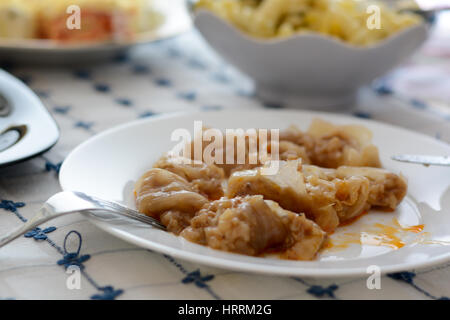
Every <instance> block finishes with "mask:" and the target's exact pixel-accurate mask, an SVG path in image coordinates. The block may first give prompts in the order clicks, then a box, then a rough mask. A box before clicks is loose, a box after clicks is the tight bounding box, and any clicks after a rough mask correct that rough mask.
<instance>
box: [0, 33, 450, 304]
mask: <svg viewBox="0 0 450 320" xmlns="http://www.w3.org/2000/svg"><path fill="white" fill-rule="evenodd" d="M436 39H437V38H436V37H435V38H434V40H433V41H431V42H430V43H429V45H428V46H427V47H426V48H425V49H424V50H423V51H422V53H421V54H418V55H416V56H415V57H414V58H413V59H412V61H410V62H409V63H408V64H406V65H405V66H404V67H403V68H400V69H398V70H397V71H396V72H393V73H391V74H390V75H388V76H387V77H386V78H385V79H383V80H382V81H379V82H377V83H376V84H375V85H374V87H371V88H365V89H364V90H362V91H361V96H360V99H359V103H358V106H357V107H355V108H352V109H349V110H346V111H345V112H346V113H349V114H353V115H354V116H358V117H364V118H372V119H376V120H380V121H384V122H389V123H392V124H395V125H399V126H402V127H406V128H410V129H412V130H415V131H418V132H422V133H425V134H428V135H430V136H433V137H435V138H436V139H441V140H444V141H447V142H449V141H450V113H449V111H450V108H448V105H449V104H450V97H449V92H450V61H449V59H448V57H449V56H450V50H449V49H448V47H447V48H445V47H443V46H442V44H443V42H441V41H436ZM8 70H9V71H10V72H12V73H13V74H15V75H16V76H18V77H19V78H21V79H22V80H23V81H25V82H26V83H27V84H28V85H29V86H30V87H31V88H32V89H33V90H34V91H35V92H36V93H37V94H38V95H39V96H40V97H41V99H42V100H43V102H44V103H45V104H46V106H47V107H48V109H49V111H50V112H51V113H52V114H53V116H54V117H55V119H56V121H57V122H58V124H59V126H60V128H61V139H60V141H59V142H58V144H57V145H56V146H55V147H54V148H53V149H52V150H51V151H49V152H47V153H46V154H44V155H43V156H40V157H38V158H35V159H33V160H30V161H28V162H25V163H22V164H18V165H16V166H12V167H8V168H3V169H0V200H1V203H0V234H2V233H5V232H6V231H8V230H10V229H11V228H14V227H17V226H19V225H20V224H21V223H23V221H24V220H25V219H29V218H30V217H32V216H33V214H34V213H35V212H36V211H37V210H38V208H39V207H40V206H41V205H42V203H43V202H44V201H45V200H46V199H47V198H49V197H50V196H51V195H53V194H54V193H56V192H58V191H60V187H59V184H58V176H57V172H58V170H59V167H60V164H61V162H62V161H63V160H64V158H65V157H66V156H67V154H68V153H69V152H70V151H71V150H72V149H73V148H74V147H75V146H76V145H78V144H79V143H81V142H83V141H85V140H86V139H88V138H90V137H91V136H92V135H94V134H96V133H98V132H100V131H102V130H104V129H107V128H110V127H112V126H115V125H118V124H121V123H124V122H126V121H131V120H134V119H137V118H139V117H151V116H153V115H155V114H159V113H167V112H174V111H185V112H190V111H195V110H208V111H215V110H222V109H225V108H227V109H233V108H239V109H242V108H252V109H261V108H283V106H282V105H279V104H273V103H272V104H268V105H267V104H266V105H264V104H263V103H261V102H259V101H258V100H257V99H256V98H255V97H253V88H252V84H251V81H250V80H249V79H247V78H246V77H245V76H243V75H241V74H239V73H238V72H237V71H235V70H234V69H233V68H232V67H230V66H229V65H227V64H226V63H225V62H224V61H222V60H221V59H220V58H218V57H217V56H216V55H215V54H214V53H213V52H212V51H210V49H209V48H208V47H207V46H206V45H205V44H204V42H203V41H202V40H201V39H200V37H199V36H198V34H197V33H196V32H195V31H193V32H190V33H188V34H185V35H183V36H180V37H178V38H175V39H171V40H167V41H162V42H159V43H155V44H151V45H146V46H143V47H139V48H137V49H136V50H134V51H133V52H132V53H131V54H130V55H128V56H124V57H119V58H118V59H117V60H115V61H113V62H111V63H107V64H104V65H97V66H84V67H73V68H44V67H43V68H30V67H20V66H9V67H8ZM446 105H447V107H446ZM447 209H449V208H447ZM65 238H67V241H66V245H65V244H64V240H65ZM71 265H78V266H80V267H81V273H82V274H81V285H80V288H79V289H77V288H75V289H69V288H68V286H67V282H68V280H69V282H70V281H72V280H71V279H72V278H70V277H71V276H72V274H71V268H70V266H71ZM449 280H450V264H447V265H441V266H438V267H435V268H432V269H428V270H421V271H414V270H405V272H401V273H396V274H391V275H388V276H385V277H383V278H382V280H381V290H369V289H367V286H366V279H331V280H317V279H306V278H305V279H302V278H292V277H271V276H262V275H255V274H244V273H239V272H232V271H227V270H220V269H215V268H210V267H205V266H201V265H196V264H192V263H188V262H185V261H181V260H178V259H173V258H172V257H170V256H165V255H162V254H159V253H155V252H150V251H148V250H145V249H142V248H139V247H135V246H133V245H131V244H128V243H126V242H123V241H121V240H119V239H117V238H115V237H113V236H111V235H109V234H107V233H105V232H103V231H101V230H99V229H97V228H96V227H94V226H93V225H92V224H91V223H89V222H88V221H86V220H85V219H84V218H83V217H82V216H80V215H75V216H68V217H65V218H60V219H58V220H55V221H51V222H50V223H48V224H46V225H45V226H44V227H42V228H41V229H39V230H35V231H34V232H31V233H29V234H27V236H26V237H21V238H19V239H17V240H16V241H14V242H13V243H11V244H10V245H8V246H6V247H4V248H2V249H1V250H0V298H2V299H9V298H11V299H34V298H39V299H376V298H382V299H397V298H406V299H429V298H431V299H439V298H445V297H450V282H449ZM74 283H75V282H74ZM69 287H70V286H69Z"/></svg>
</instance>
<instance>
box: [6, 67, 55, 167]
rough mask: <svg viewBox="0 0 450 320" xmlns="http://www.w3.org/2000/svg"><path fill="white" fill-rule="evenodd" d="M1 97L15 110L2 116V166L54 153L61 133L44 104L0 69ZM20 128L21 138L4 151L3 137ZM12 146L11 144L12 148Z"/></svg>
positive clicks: (19, 82) (23, 85) (20, 83)
mask: <svg viewBox="0 0 450 320" xmlns="http://www.w3.org/2000/svg"><path fill="white" fill-rule="evenodd" d="M0 94H1V95H2V96H4V97H5V98H6V101H7V103H8V104H9V105H10V106H11V111H10V113H9V114H8V115H6V116H4V117H2V116H0V150H3V151H0V166H6V165H10V164H13V163H16V162H19V161H23V160H26V159H29V158H31V157H33V156H36V155H38V154H41V153H42V152H45V151H47V150H48V149H50V148H51V147H52V146H53V145H54V144H55V143H56V142H57V141H58V138H59V129H58V126H57V125H56V122H55V121H54V120H53V118H52V116H51V115H50V113H49V112H48V111H47V109H46V108H45V107H44V105H43V104H42V102H41V100H39V98H38V97H37V96H36V95H35V94H34V92H33V91H31V90H30V89H29V88H28V87H27V86H26V85H25V84H23V83H22V82H21V81H20V80H18V79H16V78H15V77H13V76H12V75H10V74H9V73H7V72H5V71H3V70H1V69H0ZM11 128H19V131H20V132H21V136H22V137H21V138H20V140H18V141H17V142H16V143H15V144H13V145H11V146H10V147H8V148H7V149H3V146H4V143H2V137H4V136H2V134H3V133H4V132H5V131H8V130H9V129H11ZM8 145H9V144H8Z"/></svg>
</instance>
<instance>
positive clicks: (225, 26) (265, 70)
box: [194, 0, 428, 109]
mask: <svg viewBox="0 0 450 320" xmlns="http://www.w3.org/2000/svg"><path fill="white" fill-rule="evenodd" d="M361 3H367V5H368V4H369V2H367V1H357V0H342V1H333V0H321V1H306V0H295V1H285V0H263V1H251V0H249V1H246V0H217V1H209V0H203V1H200V2H198V3H197V5H196V6H195V7H194V17H195V19H194V22H195V25H196V27H197V29H198V30H199V31H200V33H201V34H202V35H203V37H204V38H205V39H206V40H207V42H208V43H209V44H210V45H211V47H212V48H213V49H215V50H216V51H217V52H218V53H219V54H220V55H222V56H223V57H224V58H225V59H227V60H228V61H230V62H231V63H232V64H234V65H235V66H236V67H237V68H238V69H240V70H241V71H242V72H244V73H245V74H247V75H249V76H250V77H251V78H252V79H253V80H254V81H255V84H256V92H257V94H258V96H259V97H260V98H262V99H263V100H265V101H268V102H277V103H283V104H288V105H292V106H298V105H302V106H303V107H310V108H324V109H327V108H333V107H336V106H345V105H348V104H350V103H351V102H353V101H354V99H355V96H356V92H357V89H358V88H359V87H360V86H362V85H364V84H367V83H369V82H370V81H372V80H374V79H375V78H377V77H379V76H381V75H383V74H385V73H386V72H388V71H389V70H391V69H392V68H393V67H395V66H396V65H398V64H399V63H401V62H402V61H404V60H405V59H407V58H408V57H409V56H410V55H411V54H413V53H414V52H415V51H416V50H417V49H418V48H419V47H420V46H421V45H422V44H423V42H424V41H425V40H426V38H427V34H428V27H427V25H426V23H425V22H424V21H422V20H421V18H419V17H417V16H414V15H409V14H397V13H395V12H394V11H391V10H389V9H387V8H386V7H385V6H383V5H381V7H377V8H380V12H379V14H380V15H379V17H380V21H379V22H380V25H379V26H377V25H374V26H371V25H370V24H371V23H375V22H376V21H372V20H371V17H375V16H372V15H371V14H370V13H367V11H366V10H365V9H364V10H361V9H356V8H357V6H361ZM370 3H372V2H370ZM367 5H366V8H367ZM372 5H379V4H372ZM374 14H376V12H375V13H374ZM375 24H376V23H375ZM369 25H370V26H369ZM369 27H370V28H373V29H372V30H369Z"/></svg>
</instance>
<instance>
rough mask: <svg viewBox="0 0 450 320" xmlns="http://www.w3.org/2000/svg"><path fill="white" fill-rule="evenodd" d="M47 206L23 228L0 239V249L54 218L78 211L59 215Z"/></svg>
mask: <svg viewBox="0 0 450 320" xmlns="http://www.w3.org/2000/svg"><path fill="white" fill-rule="evenodd" d="M47 206H48V205H47V204H45V205H44V206H43V207H42V208H41V209H40V210H39V211H38V213H37V214H36V215H35V216H34V217H33V218H31V219H30V220H28V221H27V222H26V223H25V224H24V225H22V226H21V227H19V228H17V229H15V230H14V231H12V232H10V233H9V234H7V235H6V236H3V237H0V248H1V247H3V246H4V245H6V244H8V243H10V242H11V241H13V240H14V239H17V238H18V237H20V236H22V235H24V234H25V233H27V232H28V231H30V230H33V229H34V228H36V227H37V226H39V225H41V224H43V223H45V222H47V221H49V220H52V219H54V218H57V217H59V216H62V215H65V214H69V213H75V212H76V211H74V212H58V213H56V212H52V210H49V209H48V207H47Z"/></svg>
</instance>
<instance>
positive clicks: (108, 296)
mask: <svg viewBox="0 0 450 320" xmlns="http://www.w3.org/2000/svg"><path fill="white" fill-rule="evenodd" d="M99 290H100V291H102V293H98V294H94V295H93V296H91V299H92V300H114V299H116V298H117V297H118V296H120V295H121V294H122V293H123V290H122V289H118V290H116V289H114V287H112V286H107V287H102V288H99Z"/></svg>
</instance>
